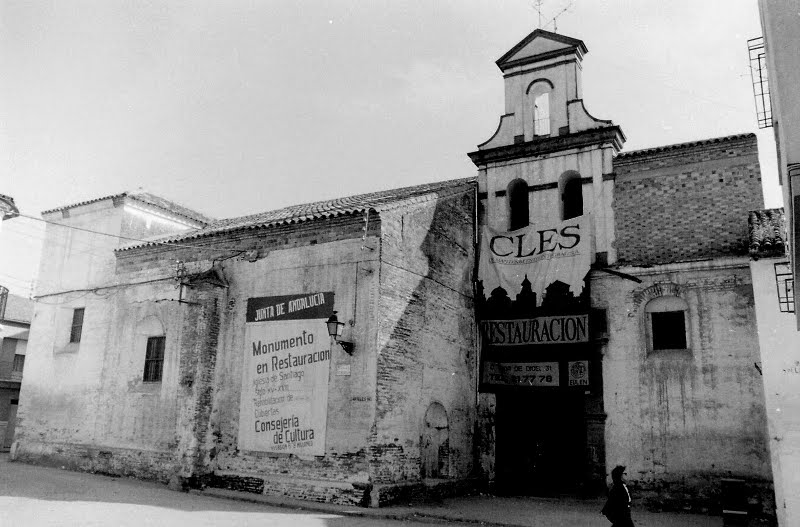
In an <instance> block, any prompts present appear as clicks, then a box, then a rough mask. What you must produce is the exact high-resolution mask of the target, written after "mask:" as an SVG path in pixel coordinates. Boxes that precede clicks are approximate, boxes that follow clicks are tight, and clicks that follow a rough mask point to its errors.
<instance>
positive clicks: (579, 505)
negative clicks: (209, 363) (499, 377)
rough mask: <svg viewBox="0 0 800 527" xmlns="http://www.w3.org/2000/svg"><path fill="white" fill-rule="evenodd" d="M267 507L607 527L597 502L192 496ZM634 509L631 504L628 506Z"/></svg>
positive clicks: (700, 520) (701, 524)
mask: <svg viewBox="0 0 800 527" xmlns="http://www.w3.org/2000/svg"><path fill="white" fill-rule="evenodd" d="M192 492H193V493H195V494H198V495H209V496H216V497H224V498H231V499H239V500H246V501H256V502H259V503H265V504H268V505H272V506H280V507H291V508H296V509H305V510H313V511H317V512H325V513H328V514H339V515H343V516H361V517H372V518H384V519H391V520H405V521H411V520H413V521H418V522H419V521H430V522H436V523H440V522H461V523H474V524H477V525H484V526H487V527H493V526H497V527H500V526H506V527H584V526H585V527H609V526H610V525H611V524H610V523H609V522H608V521H607V520H606V519H605V517H603V516H602V515H601V514H600V509H601V508H602V507H603V500H580V499H575V498H558V499H555V498H532V497H511V498H508V497H498V496H488V495H478V496H467V497H462V498H451V499H446V500H443V501H442V502H441V503H437V504H425V503H423V504H414V505H412V506H395V507H383V508H380V509H365V508H360V507H348V506H342V505H333V504H329V503H315V502H308V501H301V500H294V499H289V498H283V497H275V496H259V495H255V494H254V495H247V494H246V493H242V492H234V491H228V490H222V489H206V490H203V491H192ZM634 506H635V504H634ZM633 521H634V523H635V525H636V527H722V518H721V517H719V516H706V515H700V514H682V513H675V512H659V513H655V512H647V511H644V510H637V509H634V512H633Z"/></svg>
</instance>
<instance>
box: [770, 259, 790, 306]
mask: <svg viewBox="0 0 800 527" xmlns="http://www.w3.org/2000/svg"><path fill="white" fill-rule="evenodd" d="M775 281H776V282H777V283H778V305H779V306H780V308H781V312H782V313H794V278H792V270H791V268H790V267H789V264H787V263H776V264H775Z"/></svg>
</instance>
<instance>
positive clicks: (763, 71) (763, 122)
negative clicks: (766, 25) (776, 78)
mask: <svg viewBox="0 0 800 527" xmlns="http://www.w3.org/2000/svg"><path fill="white" fill-rule="evenodd" d="M747 52H748V53H749V55H750V79H751V80H752V81H753V97H755V101H756V117H757V119H758V127H759V128H770V127H771V126H772V104H771V103H770V100H769V81H768V75H767V55H766V53H765V52H764V37H756V38H751V39H750V40H748V41H747Z"/></svg>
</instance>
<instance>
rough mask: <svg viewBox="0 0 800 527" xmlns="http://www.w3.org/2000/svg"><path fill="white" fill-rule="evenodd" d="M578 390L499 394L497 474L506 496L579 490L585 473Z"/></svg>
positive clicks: (580, 406) (580, 395) (581, 401)
mask: <svg viewBox="0 0 800 527" xmlns="http://www.w3.org/2000/svg"><path fill="white" fill-rule="evenodd" d="M584 408H585V405H584V400H583V393H582V392H570V391H566V390H557V389H549V390H548V389H544V388H542V389H535V390H534V389H527V390H526V389H524V388H519V389H510V390H504V391H502V392H500V393H497V407H496V414H495V433H496V436H495V437H496V444H495V452H496V454H495V470H496V478H497V480H496V483H497V488H498V491H499V492H500V493H502V494H505V495H523V496H524V495H527V496H558V495H563V494H569V495H575V494H578V493H579V492H580V491H581V487H582V485H583V484H584V483H585V478H586V473H587V468H588V467H587V461H586V460H587V455H586V452H587V446H586V419H585V416H584V412H585V410H584Z"/></svg>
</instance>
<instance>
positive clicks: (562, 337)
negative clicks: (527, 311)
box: [480, 314, 589, 346]
mask: <svg viewBox="0 0 800 527" xmlns="http://www.w3.org/2000/svg"><path fill="white" fill-rule="evenodd" d="M588 326H589V316H588V315H586V314H582V315H561V316H554V317H538V318H531V319H523V320H484V321H482V322H481V323H480V327H481V333H482V334H483V338H484V340H485V342H486V344H488V345H490V346H525V345H529V344H574V343H577V342H588V341H589V330H588Z"/></svg>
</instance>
